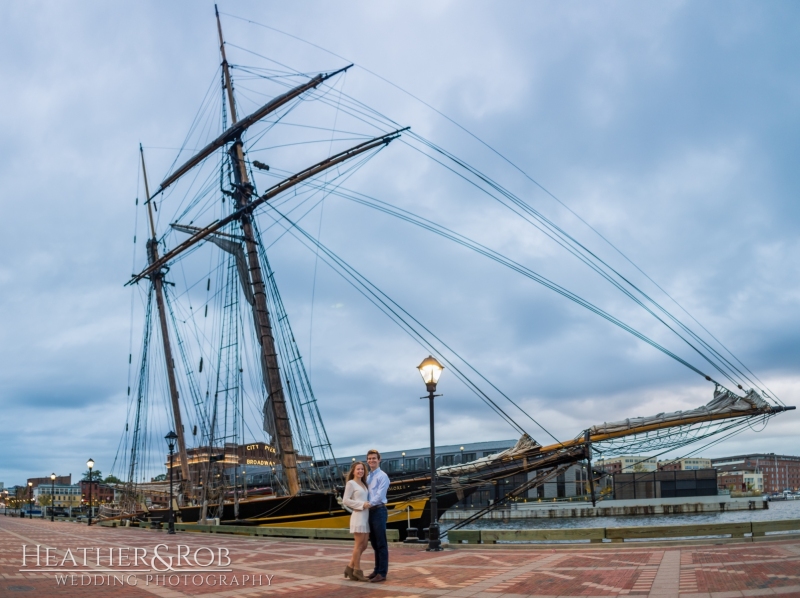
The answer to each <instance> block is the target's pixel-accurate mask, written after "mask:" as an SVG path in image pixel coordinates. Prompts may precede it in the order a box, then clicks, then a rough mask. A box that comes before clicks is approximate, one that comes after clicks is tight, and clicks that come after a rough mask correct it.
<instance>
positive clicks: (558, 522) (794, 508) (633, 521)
mask: <svg viewBox="0 0 800 598" xmlns="http://www.w3.org/2000/svg"><path fill="white" fill-rule="evenodd" d="M776 519H800V500H789V501H781V502H771V503H769V509H758V510H755V511H749V510H748V511H725V512H722V513H680V514H677V515H637V516H628V517H562V518H558V519H508V520H506V521H502V520H500V519H485V520H479V521H476V522H474V523H471V524H469V525H467V526H465V527H463V528H462V529H554V528H562V529H563V528H586V527H628V526H634V525H696V524H699V523H740V522H745V521H773V520H776ZM448 523H451V522H448ZM452 523H457V522H455V521H454V522H452ZM443 527H445V526H443ZM446 527H450V526H449V525H447V526H446Z"/></svg>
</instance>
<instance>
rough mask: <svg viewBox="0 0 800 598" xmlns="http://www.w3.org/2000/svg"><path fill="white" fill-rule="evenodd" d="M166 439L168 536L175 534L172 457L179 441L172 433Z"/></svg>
mask: <svg viewBox="0 0 800 598" xmlns="http://www.w3.org/2000/svg"><path fill="white" fill-rule="evenodd" d="M164 439H165V440H166V441H167V445H168V446H169V529H168V530H167V533H168V534H174V533H175V511H173V510H172V455H173V453H174V452H175V441H176V440H177V439H178V435H177V434H176V433H175V432H173V431H170V433H169V434H167V435H166V436H164Z"/></svg>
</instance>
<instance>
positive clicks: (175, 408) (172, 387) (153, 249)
mask: <svg viewBox="0 0 800 598" xmlns="http://www.w3.org/2000/svg"><path fill="white" fill-rule="evenodd" d="M139 153H140V154H141V157H142V174H143V176H144V190H145V193H146V194H147V197H150V189H149V187H148V184H147V169H146V168H145V165H144V150H143V149H142V145H141V144H139ZM147 215H148V217H149V221H150V239H149V240H148V241H147V259H148V261H149V262H150V263H151V264H152V263H154V262H156V261H157V260H158V239H157V238H156V225H155V220H154V218H153V202H150V201H148V202H147ZM163 279H164V271H163V270H162V269H161V268H159V269H158V270H156V271H154V272H152V273H151V274H150V280H151V282H152V283H153V289H154V290H155V292H156V305H157V306H158V320H159V323H160V324H161V340H162V342H163V343H164V361H165V362H166V364H165V365H166V369H167V382H168V385H169V397H170V401H171V403H172V417H173V418H174V422H175V433H176V434H177V435H178V463H179V464H180V468H181V477H182V478H183V480H184V481H185V482H184V483H186V484H187V485H188V488H187V489H188V490H189V491H190V492H191V486H192V480H191V478H190V477H189V459H188V456H187V454H186V442H185V440H184V436H183V424H182V422H181V408H180V403H179V401H178V385H177V383H176V381H175V361H174V360H173V358H172V347H171V346H170V344H169V330H168V328H167V314H166V310H165V309H164V280H163Z"/></svg>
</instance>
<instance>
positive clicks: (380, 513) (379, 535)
mask: <svg viewBox="0 0 800 598" xmlns="http://www.w3.org/2000/svg"><path fill="white" fill-rule="evenodd" d="M387 517H388V513H387V511H386V507H376V508H374V509H370V510H369V543H370V544H371V545H372V550H374V551H375V571H374V572H375V573H377V574H378V575H383V576H384V577H386V575H387V574H388V573H389V545H388V544H387V543H386V519H387Z"/></svg>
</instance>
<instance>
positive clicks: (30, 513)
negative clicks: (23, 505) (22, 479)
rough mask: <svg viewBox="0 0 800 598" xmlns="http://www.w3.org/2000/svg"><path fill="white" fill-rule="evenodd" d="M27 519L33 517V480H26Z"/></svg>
mask: <svg viewBox="0 0 800 598" xmlns="http://www.w3.org/2000/svg"><path fill="white" fill-rule="evenodd" d="M28 519H33V482H28Z"/></svg>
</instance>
